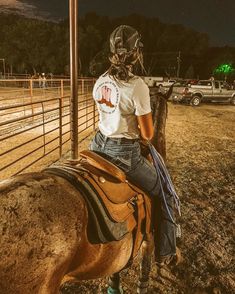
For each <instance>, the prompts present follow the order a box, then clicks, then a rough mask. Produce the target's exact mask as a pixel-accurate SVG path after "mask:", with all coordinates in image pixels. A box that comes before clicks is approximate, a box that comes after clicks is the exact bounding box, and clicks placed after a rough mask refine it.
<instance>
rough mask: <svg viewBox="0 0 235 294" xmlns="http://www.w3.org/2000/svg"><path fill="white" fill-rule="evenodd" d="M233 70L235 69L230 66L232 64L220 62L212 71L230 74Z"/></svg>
mask: <svg viewBox="0 0 235 294" xmlns="http://www.w3.org/2000/svg"><path fill="white" fill-rule="evenodd" d="M233 71H235V69H234V68H233V67H232V64H230V63H229V64H226V63H225V64H221V65H219V66H218V67H217V68H216V69H215V70H214V73H217V74H221V73H222V74H230V73H232V72H233Z"/></svg>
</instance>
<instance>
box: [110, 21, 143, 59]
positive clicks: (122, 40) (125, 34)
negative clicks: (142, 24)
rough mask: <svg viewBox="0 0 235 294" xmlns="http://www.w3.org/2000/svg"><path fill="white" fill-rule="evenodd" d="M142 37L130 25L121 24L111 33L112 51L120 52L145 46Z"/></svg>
mask: <svg viewBox="0 0 235 294" xmlns="http://www.w3.org/2000/svg"><path fill="white" fill-rule="evenodd" d="M140 39H141V36H140V34H139V33H138V32H137V31H136V29H134V28H132V27H131V26H128V25H121V26H119V27H117V28H116V29H115V30H114V31H113V32H112V34H111V35H110V51H111V52H112V53H118V54H121V53H128V52H131V51H132V50H134V49H137V48H140V47H143V44H142V43H141V42H140Z"/></svg>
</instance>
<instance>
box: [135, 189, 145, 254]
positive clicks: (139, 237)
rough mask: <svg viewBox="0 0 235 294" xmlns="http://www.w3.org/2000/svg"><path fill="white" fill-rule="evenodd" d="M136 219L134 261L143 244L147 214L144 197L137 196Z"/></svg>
mask: <svg viewBox="0 0 235 294" xmlns="http://www.w3.org/2000/svg"><path fill="white" fill-rule="evenodd" d="M136 208H137V210H136V214H137V215H136V217H137V227H136V229H135V232H134V236H133V237H134V244H133V250H132V259H133V258H135V257H136V255H137V254H138V251H139V249H140V246H141V244H142V242H143V239H144V235H145V230H143V228H144V227H143V223H144V222H145V218H146V212H145V207H144V198H143V195H140V194H139V195H138V196H137V201H136Z"/></svg>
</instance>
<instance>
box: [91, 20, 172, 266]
mask: <svg viewBox="0 0 235 294" xmlns="http://www.w3.org/2000/svg"><path fill="white" fill-rule="evenodd" d="M140 39H141V37H140V34H139V33H138V32H137V31H136V30H135V29H134V28H132V27H130V26H127V25H121V26H119V27H117V28H116V29H115V30H114V31H113V32H112V34H111V36H110V51H111V55H110V56H109V60H110V63H111V65H110V67H109V69H108V70H107V71H106V72H105V73H104V74H103V75H101V76H100V77H99V79H98V80H97V81H96V83H95V86H94V89H93V98H94V100H95V101H96V104H97V108H98V111H99V131H98V132H97V133H96V135H95V137H94V138H93V140H92V142H91V145H90V149H91V150H92V151H95V152H98V153H99V154H100V155H102V156H104V157H105V158H106V159H108V160H110V161H111V162H112V163H114V164H116V165H117V166H119V167H120V168H121V169H122V170H123V171H125V173H126V175H127V176H128V178H129V180H130V181H131V182H132V183H134V184H136V185H137V186H139V187H141V188H142V189H143V190H145V191H146V192H147V193H148V194H149V195H150V196H151V197H152V199H153V200H154V201H153V202H154V205H155V213H154V229H155V233H154V239H155V258H156V261H157V262H158V263H160V264H165V263H166V264H169V263H171V262H174V260H175V257H176V226H175V223H174V222H172V219H171V218H169V211H170V214H171V215H173V199H172V196H171V195H170V193H165V200H166V202H167V208H166V205H165V204H164V203H163V196H162V193H161V191H160V183H159V176H158V174H157V172H156V170H155V168H154V167H153V165H152V164H151V163H150V162H149V161H148V160H147V159H146V158H145V157H143V156H142V155H141V148H140V140H151V139H152V137H153V134H154V128H153V121H152V113H151V107H150V95H149V88H148V87H147V85H146V84H145V83H144V81H143V80H142V79H141V78H140V77H138V76H137V75H135V69H136V68H137V65H141V67H143V62H142V60H143V55H142V47H143V44H142V43H141V41H140ZM167 209H168V210H169V211H167Z"/></svg>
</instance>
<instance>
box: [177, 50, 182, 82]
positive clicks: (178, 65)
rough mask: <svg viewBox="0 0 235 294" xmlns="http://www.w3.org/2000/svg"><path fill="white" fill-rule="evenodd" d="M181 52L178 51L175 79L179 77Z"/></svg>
mask: <svg viewBox="0 0 235 294" xmlns="http://www.w3.org/2000/svg"><path fill="white" fill-rule="evenodd" d="M180 56H181V52H180V51H179V55H178V56H177V74H176V76H177V78H179V76H180V63H181V57H180Z"/></svg>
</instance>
